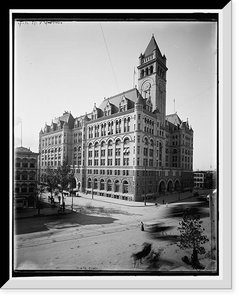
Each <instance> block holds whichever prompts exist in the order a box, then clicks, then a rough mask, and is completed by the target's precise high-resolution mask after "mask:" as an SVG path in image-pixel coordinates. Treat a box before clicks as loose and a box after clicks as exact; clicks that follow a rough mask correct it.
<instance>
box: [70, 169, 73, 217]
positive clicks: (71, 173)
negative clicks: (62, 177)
mask: <svg viewBox="0 0 243 300" xmlns="http://www.w3.org/2000/svg"><path fill="white" fill-rule="evenodd" d="M69 176H70V181H71V188H72V205H71V210H72V211H73V178H74V172H73V170H72V171H71V172H70V173H69Z"/></svg>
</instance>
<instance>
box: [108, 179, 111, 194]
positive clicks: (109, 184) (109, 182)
mask: <svg viewBox="0 0 243 300" xmlns="http://www.w3.org/2000/svg"><path fill="white" fill-rule="evenodd" d="M107 191H108V192H109V191H112V182H111V180H110V179H108V180H107Z"/></svg>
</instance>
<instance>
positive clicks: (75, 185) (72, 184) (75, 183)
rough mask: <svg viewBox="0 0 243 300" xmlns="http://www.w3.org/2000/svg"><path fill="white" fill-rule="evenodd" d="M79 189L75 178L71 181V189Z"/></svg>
mask: <svg viewBox="0 0 243 300" xmlns="http://www.w3.org/2000/svg"><path fill="white" fill-rule="evenodd" d="M76 187H77V181H76V178H75V177H73V179H72V181H71V188H72V189H76Z"/></svg>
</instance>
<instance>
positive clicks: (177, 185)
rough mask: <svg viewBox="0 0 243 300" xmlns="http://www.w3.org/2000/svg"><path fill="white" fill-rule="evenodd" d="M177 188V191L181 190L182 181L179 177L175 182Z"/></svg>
mask: <svg viewBox="0 0 243 300" xmlns="http://www.w3.org/2000/svg"><path fill="white" fill-rule="evenodd" d="M175 190H176V191H177V192H179V191H180V190H181V183H180V181H179V179H177V180H176V182H175Z"/></svg>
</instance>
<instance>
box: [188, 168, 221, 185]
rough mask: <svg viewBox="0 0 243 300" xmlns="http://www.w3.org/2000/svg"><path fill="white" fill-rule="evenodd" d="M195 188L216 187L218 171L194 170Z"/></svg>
mask: <svg viewBox="0 0 243 300" xmlns="http://www.w3.org/2000/svg"><path fill="white" fill-rule="evenodd" d="M193 178H194V188H195V189H198V188H199V189H204V188H205V189H213V188H216V171H212V170H210V171H206V170H205V171H194V172H193Z"/></svg>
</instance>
